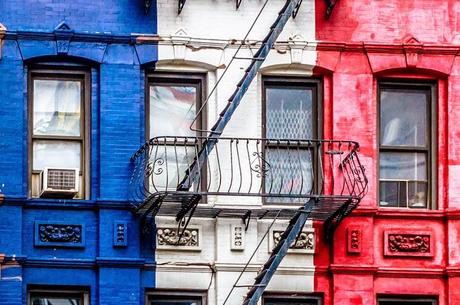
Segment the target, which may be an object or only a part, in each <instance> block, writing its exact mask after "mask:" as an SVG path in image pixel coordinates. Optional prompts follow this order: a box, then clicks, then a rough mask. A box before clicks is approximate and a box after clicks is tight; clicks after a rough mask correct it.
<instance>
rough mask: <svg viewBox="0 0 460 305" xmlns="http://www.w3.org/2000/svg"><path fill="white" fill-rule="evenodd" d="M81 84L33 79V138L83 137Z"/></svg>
mask: <svg viewBox="0 0 460 305" xmlns="http://www.w3.org/2000/svg"><path fill="white" fill-rule="evenodd" d="M80 105H81V84H80V82H78V81H67V80H38V79H36V80H34V100H33V108H34V109H33V111H34V113H33V129H34V130H33V132H34V135H57V136H80V132H81V126H80V112H81V109H80Z"/></svg>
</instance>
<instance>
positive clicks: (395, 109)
mask: <svg viewBox="0 0 460 305" xmlns="http://www.w3.org/2000/svg"><path fill="white" fill-rule="evenodd" d="M380 92H381V93H380V143H381V144H382V145H392V146H399V145H401V146H423V147H425V146H427V143H428V142H427V135H428V134H427V129H428V117H427V116H428V112H427V107H428V100H427V91H426V90H416V89H395V88H392V89H381V91H380Z"/></svg>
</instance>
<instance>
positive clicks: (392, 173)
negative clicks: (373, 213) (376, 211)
mask: <svg viewBox="0 0 460 305" xmlns="http://www.w3.org/2000/svg"><path fill="white" fill-rule="evenodd" d="M427 187H428V182H427V167H426V154H424V153H414V152H404V153H403V152H381V153H380V205H381V206H387V207H398V206H399V207H413V208H417V207H418V208H423V207H426V206H427V190H428V189H427Z"/></svg>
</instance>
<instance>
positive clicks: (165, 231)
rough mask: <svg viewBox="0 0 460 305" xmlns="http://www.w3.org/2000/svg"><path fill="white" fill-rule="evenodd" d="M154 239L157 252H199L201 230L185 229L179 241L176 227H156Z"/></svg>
mask: <svg viewBox="0 0 460 305" xmlns="http://www.w3.org/2000/svg"><path fill="white" fill-rule="evenodd" d="M180 230H182V229H180ZM155 238H156V249H158V250H197V251H200V250H201V230H200V228H197V227H187V229H185V231H184V234H183V235H182V237H181V239H180V241H178V239H179V235H178V231H177V227H157V231H156V237H155Z"/></svg>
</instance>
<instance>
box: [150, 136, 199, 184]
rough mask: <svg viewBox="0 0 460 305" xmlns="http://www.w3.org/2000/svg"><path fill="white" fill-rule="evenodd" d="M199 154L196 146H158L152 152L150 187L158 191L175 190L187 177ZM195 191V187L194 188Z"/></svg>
mask: <svg viewBox="0 0 460 305" xmlns="http://www.w3.org/2000/svg"><path fill="white" fill-rule="evenodd" d="M196 153H197V150H196V146H161V145H159V146H158V150H155V151H153V152H152V155H151V160H150V163H151V170H152V175H151V176H150V177H151V178H150V179H151V180H150V186H151V187H153V188H156V190H159V191H161V190H166V189H168V190H175V189H176V188H177V186H178V185H179V183H180V182H181V181H182V179H183V178H184V177H185V172H186V170H187V169H188V168H189V167H190V165H191V164H192V162H193V159H194V158H195V155H196ZM192 189H193V186H192Z"/></svg>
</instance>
